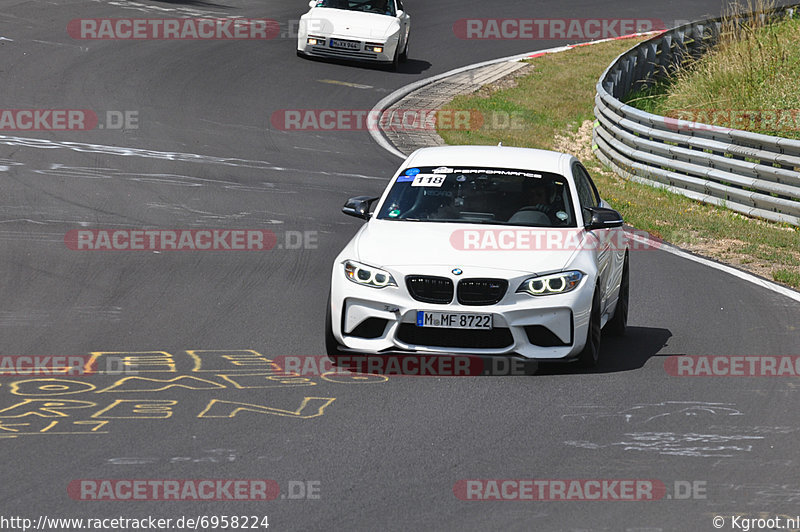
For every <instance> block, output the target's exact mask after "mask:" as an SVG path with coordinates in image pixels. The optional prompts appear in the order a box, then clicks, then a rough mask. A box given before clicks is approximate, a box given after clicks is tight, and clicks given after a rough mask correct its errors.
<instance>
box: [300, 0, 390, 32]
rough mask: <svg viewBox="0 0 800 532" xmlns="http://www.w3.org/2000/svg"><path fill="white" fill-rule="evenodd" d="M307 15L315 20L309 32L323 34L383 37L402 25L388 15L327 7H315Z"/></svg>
mask: <svg viewBox="0 0 800 532" xmlns="http://www.w3.org/2000/svg"><path fill="white" fill-rule="evenodd" d="M306 17H308V19H310V20H312V21H314V23H313V24H312V25H311V26H309V34H316V33H318V32H319V33H321V34H322V35H323V36H329V35H336V36H338V37H352V38H355V39H383V38H386V37H388V36H389V35H391V34H392V33H393V32H395V31H396V30H397V29H398V28H399V27H400V26H399V24H398V23H397V19H395V18H394V17H390V16H387V15H379V14H377V13H360V12H358V11H347V10H344V9H330V8H327V7H315V8H313V9H311V11H309V12H308V14H307V15H306Z"/></svg>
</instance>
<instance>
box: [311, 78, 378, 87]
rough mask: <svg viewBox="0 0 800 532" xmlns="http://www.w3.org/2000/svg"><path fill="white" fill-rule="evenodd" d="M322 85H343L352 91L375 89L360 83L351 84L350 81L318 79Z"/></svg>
mask: <svg viewBox="0 0 800 532" xmlns="http://www.w3.org/2000/svg"><path fill="white" fill-rule="evenodd" d="M317 81H319V82H320V83H330V84H331V85H342V86H343V87H350V88H352V89H373V88H374V87H373V86H372V85H361V84H360V83H351V82H349V81H339V80H336V79H318V80H317Z"/></svg>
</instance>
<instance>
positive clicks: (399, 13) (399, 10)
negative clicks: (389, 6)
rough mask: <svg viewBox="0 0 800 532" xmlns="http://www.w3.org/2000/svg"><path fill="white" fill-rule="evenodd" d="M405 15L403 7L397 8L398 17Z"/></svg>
mask: <svg viewBox="0 0 800 532" xmlns="http://www.w3.org/2000/svg"><path fill="white" fill-rule="evenodd" d="M405 15H406V14H405V12H404V11H403V10H402V9H398V10H397V18H403V17H404V16H405Z"/></svg>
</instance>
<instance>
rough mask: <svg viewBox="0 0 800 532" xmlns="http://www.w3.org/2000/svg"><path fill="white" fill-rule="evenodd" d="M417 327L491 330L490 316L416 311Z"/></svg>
mask: <svg viewBox="0 0 800 532" xmlns="http://www.w3.org/2000/svg"><path fill="white" fill-rule="evenodd" d="M417 327H438V328H440V329H486V330H489V329H491V328H492V315H491V314H463V313H460V312H425V311H422V310H419V311H417Z"/></svg>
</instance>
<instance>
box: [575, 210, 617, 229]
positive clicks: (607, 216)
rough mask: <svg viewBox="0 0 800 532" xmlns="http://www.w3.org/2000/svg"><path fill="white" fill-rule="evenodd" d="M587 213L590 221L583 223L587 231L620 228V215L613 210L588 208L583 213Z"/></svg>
mask: <svg viewBox="0 0 800 532" xmlns="http://www.w3.org/2000/svg"><path fill="white" fill-rule="evenodd" d="M585 211H588V212H589V215H590V216H591V219H589V221H588V222H586V223H585V226H584V227H586V230H587V231H593V230H595V229H611V228H612V227H621V226H622V215H621V214H620V213H618V212H617V211H615V210H614V209H607V208H605V207H588V208H586V209H584V212H585Z"/></svg>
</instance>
